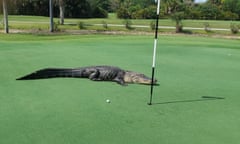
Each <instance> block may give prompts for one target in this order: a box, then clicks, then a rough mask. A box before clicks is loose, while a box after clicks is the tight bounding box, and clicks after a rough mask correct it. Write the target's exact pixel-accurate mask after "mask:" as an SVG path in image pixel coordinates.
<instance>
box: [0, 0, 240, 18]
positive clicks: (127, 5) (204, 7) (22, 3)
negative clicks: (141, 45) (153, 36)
mask: <svg viewBox="0 0 240 144" xmlns="http://www.w3.org/2000/svg"><path fill="white" fill-rule="evenodd" d="M53 1H54V6H53V10H54V11H53V15H54V16H55V17H67V18H106V17H107V16H108V13H109V12H115V13H116V14H117V16H118V17H119V18H124V19H153V18H155V15H156V14H155V13H156V4H155V0H53ZM0 4H1V6H0V12H1V13H2V7H3V6H2V0H0ZM7 5H8V13H9V14H14V15H37V16H48V15H49V0H7ZM160 17H161V18H175V19H214V20H239V19H240V1H239V0H207V2H206V3H201V4H197V3H195V0H161V12H160Z"/></svg>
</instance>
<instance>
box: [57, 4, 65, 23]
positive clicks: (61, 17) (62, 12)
mask: <svg viewBox="0 0 240 144" xmlns="http://www.w3.org/2000/svg"><path fill="white" fill-rule="evenodd" d="M58 5H59V11H60V14H59V17H60V24H61V25H63V24H64V11H65V3H64V0H58Z"/></svg>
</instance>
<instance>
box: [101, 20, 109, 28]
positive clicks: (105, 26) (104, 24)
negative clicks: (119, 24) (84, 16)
mask: <svg viewBox="0 0 240 144" xmlns="http://www.w3.org/2000/svg"><path fill="white" fill-rule="evenodd" d="M102 26H103V28H104V29H108V24H107V22H106V21H102Z"/></svg>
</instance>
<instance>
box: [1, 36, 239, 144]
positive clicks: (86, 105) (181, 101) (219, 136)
mask: <svg viewBox="0 0 240 144" xmlns="http://www.w3.org/2000/svg"><path fill="white" fill-rule="evenodd" d="M0 36H1V39H0V61H1V63H0V67H1V69H0V73H1V75H0V81H1V84H0V93H1V94H0V142H1V143H3V144H20V143H21V144H33V143H35V144H42V143H44V144H52V143H57V144H66V143H69V144H76V143H98V144H101V143H102V144H106V143H116V144H123V143H136V144H146V143H147V144H156V143H169V144H174V143H178V144H186V143H194V144H226V143H228V144H235V143H237V142H238V141H239V127H238V125H239V119H240V115H239V100H240V98H239V96H238V94H239V93H240V90H239V85H240V78H239V72H240V64H239V60H240V50H239V41H238V40H225V39H215V38H205V37H188V36H186V37H180V36H160V37H159V43H158V50H157V62H156V64H157V65H156V78H157V79H158V80H159V81H160V84H161V85H160V86H158V87H155V88H154V97H153V103H154V104H153V105H152V106H148V105H147V102H148V100H149V92H150V88H149V87H148V86H143V85H129V86H128V87H122V86H119V85H117V84H115V83H110V82H92V81H89V80H85V79H49V80H38V81H15V78H17V77H20V76H23V75H25V74H27V73H30V72H32V71H35V70H37V69H40V68H45V67H79V66H86V65H102V64H106V65H115V66H119V67H122V68H125V69H129V70H135V71H139V72H143V73H145V74H147V75H150V74H151V62H152V60H151V59H152V47H153V46H152V45H153V39H152V37H151V36H150V37H149V36H126V35H124V36H113V35H109V36H106V35H82V36H81V35H78V36H66V35H62V36H55V35H50V36H40V35H15V34H10V35H0ZM202 96H213V97H220V98H224V99H214V98H213V99H203V98H202ZM106 99H110V100H111V103H110V104H109V103H106V102H105V101H106Z"/></svg>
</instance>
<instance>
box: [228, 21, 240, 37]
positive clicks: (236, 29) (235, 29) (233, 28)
mask: <svg viewBox="0 0 240 144" xmlns="http://www.w3.org/2000/svg"><path fill="white" fill-rule="evenodd" d="M239 28H240V25H239V24H235V23H231V24H230V29H231V32H232V33H233V34H237V33H238V32H239Z"/></svg>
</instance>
